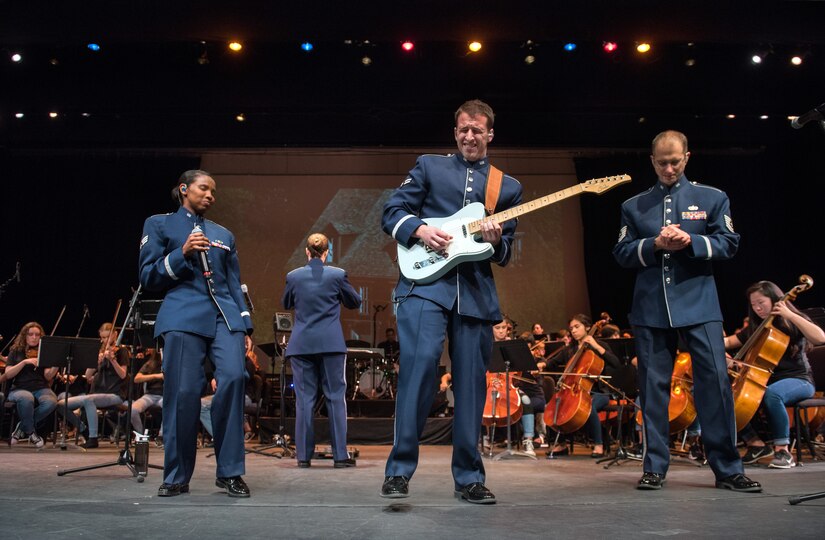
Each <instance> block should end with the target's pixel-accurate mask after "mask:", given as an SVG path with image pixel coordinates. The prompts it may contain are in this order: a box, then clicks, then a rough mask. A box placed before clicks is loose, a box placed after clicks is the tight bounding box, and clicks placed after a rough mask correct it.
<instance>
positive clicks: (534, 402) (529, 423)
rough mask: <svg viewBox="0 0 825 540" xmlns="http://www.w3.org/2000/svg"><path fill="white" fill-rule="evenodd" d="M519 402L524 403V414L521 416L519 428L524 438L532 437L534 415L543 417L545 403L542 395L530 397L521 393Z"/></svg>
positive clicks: (534, 421) (533, 432)
mask: <svg viewBox="0 0 825 540" xmlns="http://www.w3.org/2000/svg"><path fill="white" fill-rule="evenodd" d="M521 402H522V404H523V405H524V414H522V416H521V429H522V430H523V431H524V438H525V439H532V438H533V436H534V435H535V431H536V417H538V418H543V416H544V415H543V413H544V409H545V407H546V406H547V403H546V402H545V401H544V397H530V396H528V395H527V394H522V396H521Z"/></svg>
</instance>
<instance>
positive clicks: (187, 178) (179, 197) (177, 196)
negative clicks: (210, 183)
mask: <svg viewBox="0 0 825 540" xmlns="http://www.w3.org/2000/svg"><path fill="white" fill-rule="evenodd" d="M200 176H208V177H210V178H211V177H212V175H211V174H209V173H208V172H206V171H202V170H200V169H192V170H190V171H184V172H183V174H181V175H180V178H178V181H177V182H176V183H175V187H173V188H172V199H173V200H174V201H175V202H177V203H178V206H180V205H182V204H183V193H181V192H180V185H181V184H185V185H186V187H189V186H191V185H192V182H194V181H195V180H197V179H198V177H200Z"/></svg>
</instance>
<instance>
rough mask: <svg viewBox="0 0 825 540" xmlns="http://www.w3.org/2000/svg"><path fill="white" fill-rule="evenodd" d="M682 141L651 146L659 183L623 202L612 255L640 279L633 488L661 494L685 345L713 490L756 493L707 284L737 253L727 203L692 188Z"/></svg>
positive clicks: (635, 306) (712, 290)
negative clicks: (636, 476) (639, 452)
mask: <svg viewBox="0 0 825 540" xmlns="http://www.w3.org/2000/svg"><path fill="white" fill-rule="evenodd" d="M690 156H691V154H690V152H689V151H688V141H687V137H686V136H685V135H684V133H680V132H678V131H663V132H661V133H659V134H658V135H656V137H655V138H654V139H653V142H652V145H651V155H650V162H651V165H652V166H653V170H654V173H655V174H656V176H657V178H658V181H657V182H656V183H654V184H653V185H652V186H651V187H650V188H649V189H648V190H647V191H645V192H643V193H640V194H639V195H636V196H635V197H631V198H630V199H628V200H626V201H625V202H624V203H622V209H621V224H620V229H619V239H618V241H617V242H616V245H615V246H614V247H613V256H614V257H615V259H616V261H617V262H618V263H619V265H621V266H622V267H624V268H629V269H633V270H635V271H636V284H635V287H634V291H633V303H632V307H631V313H630V317H629V319H630V323H631V325H632V326H633V334H634V336H635V342H636V353H637V354H638V356H639V371H638V375H637V380H638V382H639V397H640V401H641V406H642V415H643V416H644V422H643V424H644V428H643V432H642V434H643V438H644V443H645V453H644V464H643V468H644V473H643V474H642V477H641V479H640V480H639V482H638V485H637V487H638V489H661V488H662V486H663V485H664V483H665V476H666V474H667V470H668V467H669V465H670V448H669V445H670V425H669V421H668V403H669V400H670V383H671V377H672V372H673V359H674V358H675V357H676V342H677V339H678V338H680V337H681V338H682V339H683V340H684V341H685V343H686V345H687V352H689V353H690V356H691V361H692V364H693V377H694V392H695V394H696V402H695V403H696V407H697V412H698V414H699V418H700V420H701V422H702V439H703V442H704V446H705V451H706V455H707V458H708V463H709V464H710V466H711V469H713V473H714V476H715V477H716V487H717V488H723V489H731V490H734V491H742V492H759V491H762V486H761V485H760V484H759V482H755V481H753V480H751V479H750V478H748V477H747V476H745V475H744V468H743V466H742V459H741V456H740V455H739V452H738V451H737V450H736V427H735V426H736V422H735V417H734V407H733V392H732V391H731V389H730V383H729V381H728V378H727V368H726V366H725V350H724V349H725V348H724V344H723V343H722V337H723V329H722V310H721V308H720V306H719V297H718V294H717V292H716V282H715V280H714V277H713V265H714V262H715V261H722V260H726V259H730V258H731V257H733V256H734V255H735V254H736V251H737V249H738V247H739V234H737V233H736V232H735V231H734V230H733V219H732V218H731V211H730V201H729V199H728V196H727V195H726V194H725V193H724V192H723V191H720V190H718V189H716V188H712V187H709V186H704V185H701V184H697V183H693V182H690V181H688V179H687V177H686V176H685V168H686V167H687V164H688V160H689V159H690Z"/></svg>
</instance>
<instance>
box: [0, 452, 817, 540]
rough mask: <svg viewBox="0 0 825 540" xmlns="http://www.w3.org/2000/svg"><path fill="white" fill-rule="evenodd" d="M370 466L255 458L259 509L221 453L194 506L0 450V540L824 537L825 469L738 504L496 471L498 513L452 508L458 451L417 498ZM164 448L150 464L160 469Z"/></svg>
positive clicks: (585, 464) (702, 495)
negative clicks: (234, 483)
mask: <svg viewBox="0 0 825 540" xmlns="http://www.w3.org/2000/svg"><path fill="white" fill-rule="evenodd" d="M358 449H359V451H360V458H359V459H358V466H357V467H356V468H352V469H333V468H332V462H331V461H326V460H315V461H313V464H312V468H310V469H298V468H297V467H296V464H295V461H294V460H286V459H284V460H280V459H275V458H271V457H264V456H259V455H255V454H251V455H249V456H247V459H246V468H247V474H246V475H245V479H246V481H247V483H248V484H249V486H250V488H251V490H252V497H251V498H249V499H230V498H229V497H227V496H226V495H225V494H224V493H223V492H222V491H221V490H219V489H217V488H216V487H215V486H214V474H215V468H214V467H215V462H214V458H209V457H207V454H208V453H209V452H210V449H202V450H199V452H198V465H197V469H196V472H195V476H194V477H193V479H192V483H191V490H192V492H191V493H190V494H188V495H181V496H178V497H174V498H169V499H162V498H158V497H157V496H156V493H157V488H158V486H159V485H160V483H161V480H162V478H161V473H160V471H157V470H153V469H150V471H149V475H148V477H147V479H146V481H145V482H144V483H138V482H136V480H135V479H134V478H132V476H131V473H130V472H129V470H128V469H127V468H126V467H124V466H116V467H110V468H105V469H98V470H94V471H86V472H80V473H76V474H71V475H67V476H63V477H58V476H57V471H58V469H65V468H71V467H79V466H85V465H92V464H97V463H107V462H114V461H116V460H117V457H118V450H117V449H116V448H115V447H114V446H113V445H109V444H108V443H106V444H104V445H103V446H102V447H101V448H99V449H96V450H90V451H88V452H83V451H81V450H72V449H69V450H67V451H61V450H60V449H52V448H51V445H50V444H47V446H46V447H45V448H44V449H42V450H40V451H37V450H35V449H33V448H30V447H28V445H25V444H21V445H19V446H15V447H12V448H9V447H7V446H6V445H5V441H3V442H2V446H0V486H2V490H1V491H0V505H1V506H0V516H2V523H3V524H2V526H0V530H1V531H2V532H0V537H2V538H25V539H31V538H78V537H84V538H89V537H91V538H217V537H246V538H264V537H266V538H287V537H289V538H335V539H339V538H353V539H362V538H421V537H422V535H429V537H430V538H432V537H439V538H493V537H501V538H517V539H519V540H522V539H525V538H548V537H551V538H558V537H563V538H591V539H595V538H607V537H610V538H635V539H638V538H640V537H642V538H644V537H650V538H657V537H662V536H679V537H690V538H697V537H699V538H705V537H723V536H724V537H733V538H740V537H741V538H745V537H748V538H822V537H823V535H824V534H825V533H823V531H825V499H818V500H814V501H809V502H803V503H801V504H799V505H797V506H790V505H789V504H788V496H789V495H798V494H805V493H811V492H818V491H823V490H825V463H823V462H809V463H806V464H805V465H804V466H803V467H796V468H794V469H791V470H771V469H767V468H764V467H753V466H751V467H747V468H746V473H747V474H748V475H749V476H751V477H752V478H754V479H756V480H759V481H760V482H762V484H763V485H764V487H765V491H764V492H763V493H761V494H740V493H733V492H730V491H723V490H720V489H715V488H714V487H713V475H712V473H711V471H710V469H709V468H708V467H701V468H699V467H696V466H695V465H694V464H692V463H690V462H681V461H680V462H678V463H677V462H675V463H674V464H673V465H672V466H671V469H670V473H669V474H668V482H667V484H666V485H665V488H664V489H663V490H661V491H653V492H651V491H647V492H644V491H638V490H636V489H635V484H636V481H637V480H638V478H639V476H640V475H641V465H640V464H639V463H638V462H635V461H628V462H625V463H623V464H622V465H621V466H614V467H612V468H611V469H609V470H605V469H604V468H603V466H602V465H597V464H595V462H594V460H593V459H591V458H590V457H589V454H588V455H585V454H584V452H585V451H587V452H589V450H587V449H585V448H580V449H579V450H578V451H579V452H581V455H574V456H569V457H562V458H559V459H556V460H553V461H550V460H547V459H544V455H543V452H542V454H541V456H540V459H538V460H536V461H533V460H526V459H523V458H522V459H515V460H513V459H511V460H507V461H491V460H489V459H485V466H486V469H487V485H488V486H489V487H490V488H491V489H492V490H493V491H494V493H495V494H496V496H497V497H498V504H496V505H494V506H475V505H470V504H467V503H466V502H462V501H459V500H457V499H455V498H454V496H453V483H452V479H451V476H450V452H451V449H450V447H448V446H424V447H422V449H421V462H420V466H419V469H418V471H417V473H416V474H415V477H414V478H413V479H412V482H411V484H410V492H411V496H410V497H409V498H407V499H400V500H399V499H396V500H388V499H382V498H381V497H379V496H378V492H379V489H380V486H381V482H382V480H383V477H384V462H385V459H386V457H387V454H388V452H389V450H390V448H389V447H388V446H360V447H358ZM162 455H163V454H162V450H161V449H158V448H155V447H154V445H152V447H151V450H150V462H153V463H157V464H160V463H161V462H162Z"/></svg>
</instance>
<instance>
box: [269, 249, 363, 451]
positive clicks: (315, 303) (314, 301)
mask: <svg viewBox="0 0 825 540" xmlns="http://www.w3.org/2000/svg"><path fill="white" fill-rule="evenodd" d="M281 303H282V304H283V306H284V308H285V309H294V310H295V326H294V327H293V328H292V335H291V336H290V339H289V343H288V344H287V347H286V356H287V357H289V358H290V361H291V362H292V373H293V382H294V384H295V398H296V407H295V408H296V414H295V447H296V450H297V453H298V460H299V461H310V460H311V459H312V455H313V452H314V449H315V430H314V424H313V423H314V418H313V414H314V411H315V401H316V396H317V394H318V384H319V383H320V384H321V386H322V389H323V392H324V396H325V397H326V400H327V411H328V414H329V429H330V440H331V441H332V454H333V459H334V460H336V461H342V460H345V459H347V457H348V455H347V402H346V391H347V382H346V379H345V377H344V367H345V364H346V352H347V346H346V343H345V341H344V333H343V330H342V329H341V305H342V304H343V305H344V307H346V308H348V309H356V308H358V307H360V306H361V295H359V294H358V292H357V291H356V290H355V289H354V288H353V286H352V285H351V284H350V282H349V280H348V279H347V274H346V272H345V271H344V270H342V269H341V268H336V267H335V266H326V265H324V263H323V262H322V261H321V259H317V258H313V259H310V261H309V263H308V264H307V265H306V266H304V267H301V268H297V269H295V270H293V271H292V272H290V273H289V274H287V276H286V289H285V290H284V295H283V298H282V300H281Z"/></svg>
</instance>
